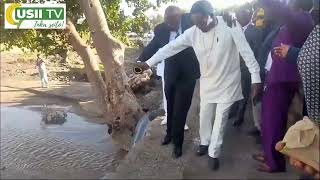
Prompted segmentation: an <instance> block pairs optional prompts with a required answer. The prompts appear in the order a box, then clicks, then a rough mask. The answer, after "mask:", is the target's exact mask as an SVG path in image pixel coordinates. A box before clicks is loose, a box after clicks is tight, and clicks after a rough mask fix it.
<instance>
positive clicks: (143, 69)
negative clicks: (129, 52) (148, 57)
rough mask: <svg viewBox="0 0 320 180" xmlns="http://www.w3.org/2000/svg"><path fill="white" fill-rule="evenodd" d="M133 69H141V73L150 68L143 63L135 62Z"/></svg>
mask: <svg viewBox="0 0 320 180" xmlns="http://www.w3.org/2000/svg"><path fill="white" fill-rule="evenodd" d="M135 67H137V68H141V70H142V71H145V70H148V69H150V66H149V65H148V64H147V63H145V62H137V63H136V64H135Z"/></svg>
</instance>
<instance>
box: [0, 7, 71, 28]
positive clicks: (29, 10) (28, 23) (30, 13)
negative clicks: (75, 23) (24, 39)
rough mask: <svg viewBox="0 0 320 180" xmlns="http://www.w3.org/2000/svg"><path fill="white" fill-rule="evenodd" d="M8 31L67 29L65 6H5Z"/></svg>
mask: <svg viewBox="0 0 320 180" xmlns="http://www.w3.org/2000/svg"><path fill="white" fill-rule="evenodd" d="M5 17H6V19H5V28H6V29H65V27H66V5H65V4H19V3H10V4H9V3H6V4H5Z"/></svg>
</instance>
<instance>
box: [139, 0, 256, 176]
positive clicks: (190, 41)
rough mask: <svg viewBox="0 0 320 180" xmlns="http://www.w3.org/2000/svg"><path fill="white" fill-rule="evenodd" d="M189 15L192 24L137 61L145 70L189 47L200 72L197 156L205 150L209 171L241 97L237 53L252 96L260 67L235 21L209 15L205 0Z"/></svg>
mask: <svg viewBox="0 0 320 180" xmlns="http://www.w3.org/2000/svg"><path fill="white" fill-rule="evenodd" d="M191 17H192V21H193V22H194V24H195V26H193V27H191V28H190V29H188V30H186V31H185V32H184V33H183V34H182V35H180V36H179V37H178V38H177V39H176V40H174V41H172V42H170V43H169V44H168V45H166V46H164V47H163V48H161V49H160V50H159V51H158V52H157V53H156V54H155V55H154V56H153V57H151V58H150V59H149V60H148V61H146V63H139V66H140V67H141V68H142V69H149V68H150V67H151V66H154V65H155V64H157V63H159V62H161V61H162V60H163V59H167V58H169V57H171V56H173V55H175V54H177V53H179V52H181V51H182V50H184V49H186V48H188V47H193V49H194V51H195V53H196V55H197V59H198V61H199V64H200V73H201V77H200V101H201V102H200V130H199V133H200V140H201V145H200V146H199V150H198V151H197V155H199V156H202V155H205V154H207V152H209V153H208V154H209V156H210V158H209V161H208V165H209V167H210V168H211V169H212V170H217V169H218V168H219V159H218V158H219V156H220V153H221V146H222V142H223V135H224V130H225V126H226V123H227V120H228V115H229V110H230V107H231V105H232V104H233V103H234V102H236V101H238V100H240V99H242V98H243V95H242V91H241V72H240V58H239V52H240V54H241V56H242V57H243V59H244V61H245V63H246V65H247V66H248V68H249V71H250V73H251V79H252V83H253V84H252V96H253V98H256V97H257V96H258V94H259V93H260V92H261V90H262V86H261V84H260V83H261V80H260V68H259V65H258V63H257V61H256V59H255V57H254V54H253V52H252V50H251V49H250V46H249V44H248V42H247V41H246V38H245V36H244V33H243V31H242V29H241V27H240V25H239V23H236V27H232V28H231V27H228V25H229V23H225V22H224V19H223V18H222V17H220V16H214V15H213V7H212V5H211V4H210V3H209V2H208V1H206V0H200V1H197V2H196V3H195V4H193V6H192V8H191ZM227 24H228V25H227ZM230 26H232V24H230ZM170 60H171V61H173V59H170ZM170 60H169V61H170ZM185 63H188V62H185ZM213 121H214V123H213ZM177 148H182V147H175V149H174V151H175V150H176V149H177Z"/></svg>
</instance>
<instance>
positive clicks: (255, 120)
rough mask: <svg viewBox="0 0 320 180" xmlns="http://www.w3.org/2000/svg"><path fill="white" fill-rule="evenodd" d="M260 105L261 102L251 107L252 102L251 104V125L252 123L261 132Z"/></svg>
mask: <svg viewBox="0 0 320 180" xmlns="http://www.w3.org/2000/svg"><path fill="white" fill-rule="evenodd" d="M261 105H262V103H261V102H258V103H257V104H256V105H253V102H252V115H253V118H252V119H253V123H254V126H255V127H256V128H257V129H258V130H259V131H261V125H260V122H261V120H260V119H261Z"/></svg>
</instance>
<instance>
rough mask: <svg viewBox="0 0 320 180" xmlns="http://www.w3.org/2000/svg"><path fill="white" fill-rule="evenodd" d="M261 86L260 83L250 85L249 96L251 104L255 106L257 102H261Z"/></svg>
mask: <svg viewBox="0 0 320 180" xmlns="http://www.w3.org/2000/svg"><path fill="white" fill-rule="evenodd" d="M262 88H263V86H262V84H261V83H255V84H252V85H251V96H252V100H253V104H254V105H256V103H257V102H258V101H260V100H261V96H262V90H263V89H262Z"/></svg>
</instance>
